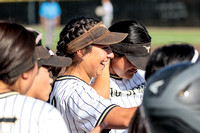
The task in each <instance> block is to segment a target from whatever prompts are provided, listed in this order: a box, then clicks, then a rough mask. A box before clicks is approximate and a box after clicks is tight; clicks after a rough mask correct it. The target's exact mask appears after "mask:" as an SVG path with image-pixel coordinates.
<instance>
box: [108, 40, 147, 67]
mask: <svg viewBox="0 0 200 133" xmlns="http://www.w3.org/2000/svg"><path fill="white" fill-rule="evenodd" d="M111 49H112V51H113V52H115V53H119V54H123V55H125V56H126V58H127V59H128V60H129V61H130V62H131V64H133V65H134V66H136V67H137V68H139V69H142V70H145V69H146V63H147V61H148V59H149V56H150V51H151V42H149V43H143V44H131V43H123V42H120V43H118V44H116V45H111Z"/></svg>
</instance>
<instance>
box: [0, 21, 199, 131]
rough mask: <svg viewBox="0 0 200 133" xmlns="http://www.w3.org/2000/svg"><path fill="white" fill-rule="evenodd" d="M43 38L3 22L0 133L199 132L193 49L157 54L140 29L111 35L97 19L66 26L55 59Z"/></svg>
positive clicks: (124, 26) (177, 47)
mask: <svg viewBox="0 0 200 133" xmlns="http://www.w3.org/2000/svg"><path fill="white" fill-rule="evenodd" d="M41 39H42V35H41V34H40V32H38V31H36V30H34V29H31V28H27V27H24V26H22V25H21V24H18V23H14V22H8V21H1V22H0V52H1V53H2V55H1V58H0V64H1V65H0V132H2V133H7V132H9V133H27V132H30V133H36V132H47V133H51V132H52V133H55V132H59V133H62V132H63V133H100V132H103V133H106V132H107V133H108V132H109V133H125V132H129V133H161V132H162V133H163V132H164V133H165V132H166V133H169V132H170V133H171V132H172V133H173V132H174V133H183V132H185V133H186V132H187V133H188V132H194V133H197V132H200V127H199V126H198V125H199V124H200V119H198V117H199V114H198V111H199V110H198V106H199V105H200V103H199V101H200V100H199V97H198V95H199V94H200V91H199V89H198V86H199V85H198V83H199V82H198V81H199V79H200V73H198V68H199V67H200V66H199V65H200V64H199V63H198V60H199V53H198V51H197V50H195V48H194V47H193V46H192V45H190V44H187V43H184V44H171V45H168V46H162V47H160V48H157V49H156V50H154V51H153V52H152V53H151V36H150V35H149V33H148V31H147V29H146V27H145V26H144V25H143V24H142V23H141V22H138V21H136V20H125V21H119V22H116V23H114V24H113V25H111V26H110V27H109V28H107V27H106V26H105V25H104V24H103V23H102V22H101V21H100V20H98V19H96V18H91V17H77V18H73V19H71V20H69V21H68V22H67V24H66V25H65V26H64V28H63V29H62V31H61V32H60V35H59V40H58V42H57V46H56V48H57V51H56V55H55V54H54V53H53V52H52V51H51V49H49V48H48V47H45V45H44V44H42V43H41V42H42V41H41ZM188 112H189V113H191V115H187V113H188Z"/></svg>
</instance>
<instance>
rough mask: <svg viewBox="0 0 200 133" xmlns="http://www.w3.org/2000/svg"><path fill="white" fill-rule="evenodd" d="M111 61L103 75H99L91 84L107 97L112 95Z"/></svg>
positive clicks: (101, 94)
mask: <svg viewBox="0 0 200 133" xmlns="http://www.w3.org/2000/svg"><path fill="white" fill-rule="evenodd" d="M109 67H110V61H109V62H108V64H107V65H106V66H105V68H104V70H103V73H102V75H101V76H98V77H97V78H96V79H95V81H94V83H93V84H92V85H91V86H92V87H93V88H94V89H95V90H96V92H97V93H98V94H99V95H100V96H102V97H103V98H105V99H109V97H110V71H109Z"/></svg>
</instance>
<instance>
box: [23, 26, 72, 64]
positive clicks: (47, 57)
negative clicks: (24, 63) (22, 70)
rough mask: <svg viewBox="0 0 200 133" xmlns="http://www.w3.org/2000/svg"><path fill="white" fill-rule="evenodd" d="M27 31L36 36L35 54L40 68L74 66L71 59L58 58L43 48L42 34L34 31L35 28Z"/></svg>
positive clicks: (49, 50) (48, 49)
mask: <svg viewBox="0 0 200 133" xmlns="http://www.w3.org/2000/svg"><path fill="white" fill-rule="evenodd" d="M26 29H27V30H29V31H31V32H32V33H33V34H34V35H35V43H36V48H35V53H36V56H37V63H38V67H41V66H51V67H68V66H69V65H71V64H72V59H71V58H69V57H63V56H56V55H55V54H54V53H53V51H52V50H51V49H50V48H48V47H46V48H45V47H43V46H42V34H41V33H40V32H39V31H37V30H35V29H33V28H29V27H27V28H26Z"/></svg>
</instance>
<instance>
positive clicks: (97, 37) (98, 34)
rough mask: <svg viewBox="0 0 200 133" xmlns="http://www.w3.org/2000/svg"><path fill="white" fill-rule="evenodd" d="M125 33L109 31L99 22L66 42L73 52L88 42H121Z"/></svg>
mask: <svg viewBox="0 0 200 133" xmlns="http://www.w3.org/2000/svg"><path fill="white" fill-rule="evenodd" d="M127 35H128V34H127V33H118V32H110V31H109V30H108V29H107V28H106V26H105V25H104V24H103V23H102V22H100V23H98V24H96V25H95V26H94V27H92V28H91V29H90V30H88V31H87V32H85V33H84V34H82V35H81V36H79V37H77V38H75V39H74V40H72V41H71V42H69V43H68V44H67V47H68V49H69V52H71V53H74V52H76V51H77V50H80V49H82V48H84V47H86V46H88V45H90V44H97V45H111V44H116V43H118V42H121V41H122V40H124V39H125V38H126V36H127Z"/></svg>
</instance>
